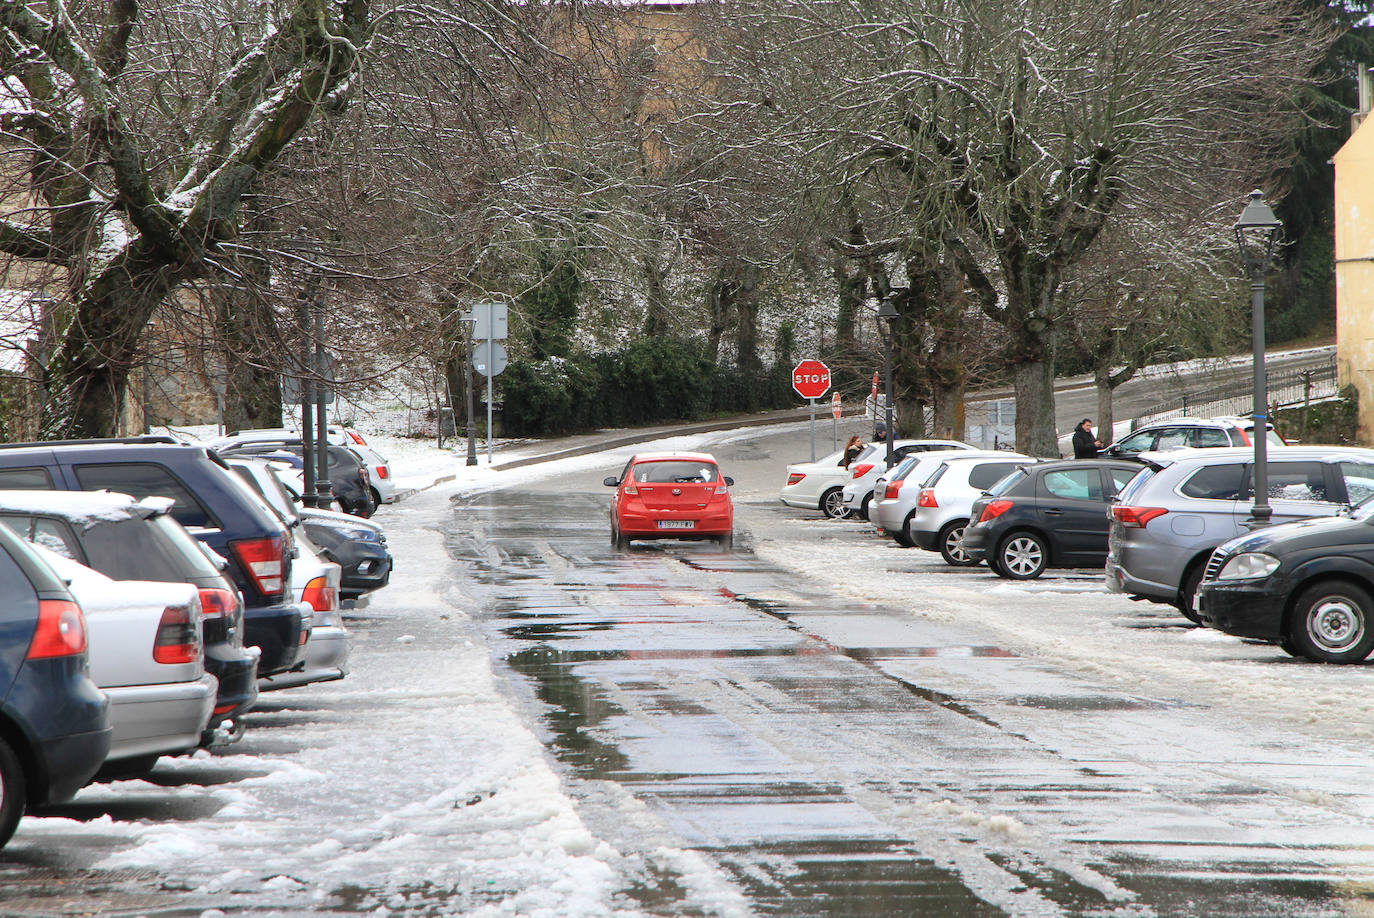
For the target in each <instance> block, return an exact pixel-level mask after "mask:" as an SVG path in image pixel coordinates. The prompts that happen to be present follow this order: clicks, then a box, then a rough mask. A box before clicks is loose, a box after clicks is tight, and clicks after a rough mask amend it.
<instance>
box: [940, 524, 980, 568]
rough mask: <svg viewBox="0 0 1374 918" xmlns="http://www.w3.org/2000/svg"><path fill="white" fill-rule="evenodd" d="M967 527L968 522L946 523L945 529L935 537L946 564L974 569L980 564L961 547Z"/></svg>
mask: <svg viewBox="0 0 1374 918" xmlns="http://www.w3.org/2000/svg"><path fill="white" fill-rule="evenodd" d="M967 525H968V520H955V521H954V522H952V523H946V524H945V528H944V529H941V530H940V534H939V535H938V536H936V537H935V541H936V544H938V545H939V546H940V557H942V558H944V559H945V563H946V564H949V565H952V566H953V567H972V566H973V565H975V564H977V563H978V559H977V558H974V557H971V556H970V555H968V554H967V553H965V552H964V550H963V549H962V548H960V547H959V540H960V539H961V538H963V537H964V527H965V526H967Z"/></svg>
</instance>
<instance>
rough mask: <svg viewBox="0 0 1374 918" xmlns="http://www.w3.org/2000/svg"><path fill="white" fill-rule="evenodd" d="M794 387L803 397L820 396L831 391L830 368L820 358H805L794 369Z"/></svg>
mask: <svg viewBox="0 0 1374 918" xmlns="http://www.w3.org/2000/svg"><path fill="white" fill-rule="evenodd" d="M792 388H793V389H796V390H797V394H798V395H800V396H801V397H802V398H820V397H821V396H822V395H824V394H825V393H827V392H829V391H830V368H829V367H828V366H826V365H825V364H823V363H821V362H820V361H819V360H803V361H802V362H801V363H799V364H797V365H796V366H795V367H794V368H793V369H792Z"/></svg>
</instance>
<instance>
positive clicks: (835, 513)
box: [821, 488, 849, 520]
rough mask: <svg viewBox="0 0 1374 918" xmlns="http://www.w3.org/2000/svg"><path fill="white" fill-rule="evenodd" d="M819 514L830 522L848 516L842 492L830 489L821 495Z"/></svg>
mask: <svg viewBox="0 0 1374 918" xmlns="http://www.w3.org/2000/svg"><path fill="white" fill-rule="evenodd" d="M821 512H822V513H824V514H825V515H826V516H828V517H830V518H831V519H832V520H842V519H844V518H845V517H846V516H848V515H849V511H848V510H847V509H845V506H844V491H842V490H840V489H839V488H831V489H830V490H829V491H826V492H825V493H824V494H822V495H821Z"/></svg>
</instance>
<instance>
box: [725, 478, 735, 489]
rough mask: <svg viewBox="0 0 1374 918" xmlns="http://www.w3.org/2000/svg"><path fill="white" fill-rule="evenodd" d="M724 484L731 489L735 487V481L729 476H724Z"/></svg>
mask: <svg viewBox="0 0 1374 918" xmlns="http://www.w3.org/2000/svg"><path fill="white" fill-rule="evenodd" d="M725 484H726V485H727V486H729V487H731V488H733V487H734V486H735V479H733V478H731V477H730V476H729V475H726V476H725Z"/></svg>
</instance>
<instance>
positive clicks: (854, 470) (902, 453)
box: [842, 440, 977, 519]
mask: <svg viewBox="0 0 1374 918" xmlns="http://www.w3.org/2000/svg"><path fill="white" fill-rule="evenodd" d="M974 449H977V447H975V446H970V445H969V444H967V443H963V442H961V441H959V440H897V441H895V442H894V443H893V444H892V468H891V469H890V468H888V467H887V446H886V444H883V443H870V444H869V445H868V446H866V447H864V451H863V452H862V453H860V454H859V455H858V457H857V458H856V459H855V460H854V461H853V462H851V463H850V464H849V480H848V481H846V482H845V483H844V489H843V498H842V503H843V504H844V508H845V509H846V510H848V511H849V515H850V516H861V517H863V518H864V519H869V518H870V517H869V502H870V501H872V499H873V486H874V485H875V484H876V483H877V481H878V479H879V478H882V477H883V476H884V475H885V474H886V473H887V472H890V471H892V469H895V468H896V467H897V464H898V463H900V462H901V461H902V460H903V459H905V458H907V457H908V456H910V455H912V454H913V453H931V452H945V451H949V450H974Z"/></svg>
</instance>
